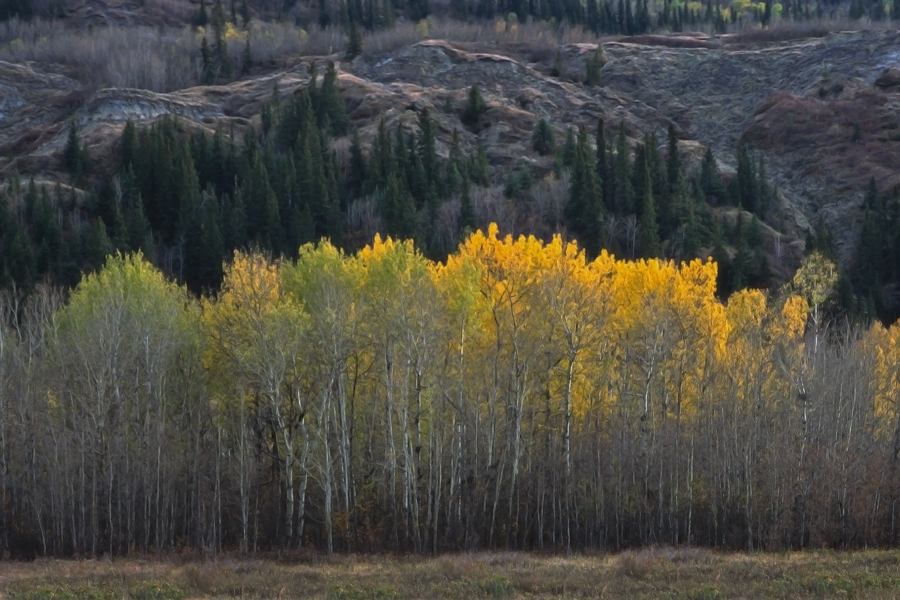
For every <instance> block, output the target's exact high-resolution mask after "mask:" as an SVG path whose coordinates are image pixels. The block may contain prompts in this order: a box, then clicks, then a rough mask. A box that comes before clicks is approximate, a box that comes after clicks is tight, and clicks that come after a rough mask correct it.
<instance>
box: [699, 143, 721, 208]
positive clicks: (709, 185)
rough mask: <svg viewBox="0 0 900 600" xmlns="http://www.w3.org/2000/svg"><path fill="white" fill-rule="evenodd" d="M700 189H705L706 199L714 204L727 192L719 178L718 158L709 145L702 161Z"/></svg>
mask: <svg viewBox="0 0 900 600" xmlns="http://www.w3.org/2000/svg"><path fill="white" fill-rule="evenodd" d="M700 189H701V190H703V195H704V196H705V197H706V201H707V202H708V203H710V204H711V205H714V206H715V205H717V204H719V203H720V202H721V201H722V199H723V195H724V192H725V190H724V188H723V186H722V181H721V180H720V179H719V169H718V166H717V165H716V159H715V157H714V156H713V152H712V149H711V148H710V147H708V146H707V148H706V152H705V153H704V154H703V162H701V163H700Z"/></svg>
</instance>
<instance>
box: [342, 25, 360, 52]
mask: <svg viewBox="0 0 900 600" xmlns="http://www.w3.org/2000/svg"><path fill="white" fill-rule="evenodd" d="M362 51H363V40H362V34H361V33H360V32H359V27H358V26H357V24H356V21H350V32H349V33H348V34H347V50H346V51H345V53H344V56H345V58H346V59H347V60H353V59H354V58H356V57H357V56H359V55H360V54H362Z"/></svg>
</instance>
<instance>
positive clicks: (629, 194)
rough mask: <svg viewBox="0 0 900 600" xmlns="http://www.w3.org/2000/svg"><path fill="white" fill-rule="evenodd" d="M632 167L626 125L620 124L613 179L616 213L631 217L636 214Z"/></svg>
mask: <svg viewBox="0 0 900 600" xmlns="http://www.w3.org/2000/svg"><path fill="white" fill-rule="evenodd" d="M631 173H632V165H631V158H630V157H629V152H628V140H627V138H626V136H625V123H624V122H622V123H620V124H619V135H618V137H617V138H616V157H615V161H614V169H613V173H612V175H613V177H612V179H613V180H614V181H615V188H614V195H615V206H616V212H617V213H619V214H622V215H629V214H632V213H634V212H635V205H634V187H633V186H632V184H631Z"/></svg>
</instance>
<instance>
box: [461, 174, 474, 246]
mask: <svg viewBox="0 0 900 600" xmlns="http://www.w3.org/2000/svg"><path fill="white" fill-rule="evenodd" d="M462 185H463V188H462V196H461V197H460V201H459V231H460V233H461V234H462V236H466V235H468V234H469V233H472V232H473V231H475V229H477V227H478V218H477V216H476V215H475V205H474V204H473V203H472V196H471V194H470V193H469V180H468V179H463V184H462Z"/></svg>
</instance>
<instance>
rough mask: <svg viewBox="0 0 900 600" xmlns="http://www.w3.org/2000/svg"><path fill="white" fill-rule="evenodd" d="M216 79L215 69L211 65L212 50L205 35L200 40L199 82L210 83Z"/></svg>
mask: <svg viewBox="0 0 900 600" xmlns="http://www.w3.org/2000/svg"><path fill="white" fill-rule="evenodd" d="M215 80H216V71H215V67H214V66H213V56H212V51H211V50H210V49H209V42H208V41H207V40H206V36H203V39H201V40H200V82H201V83H202V84H203V85H212V84H213V83H214V82H215Z"/></svg>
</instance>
